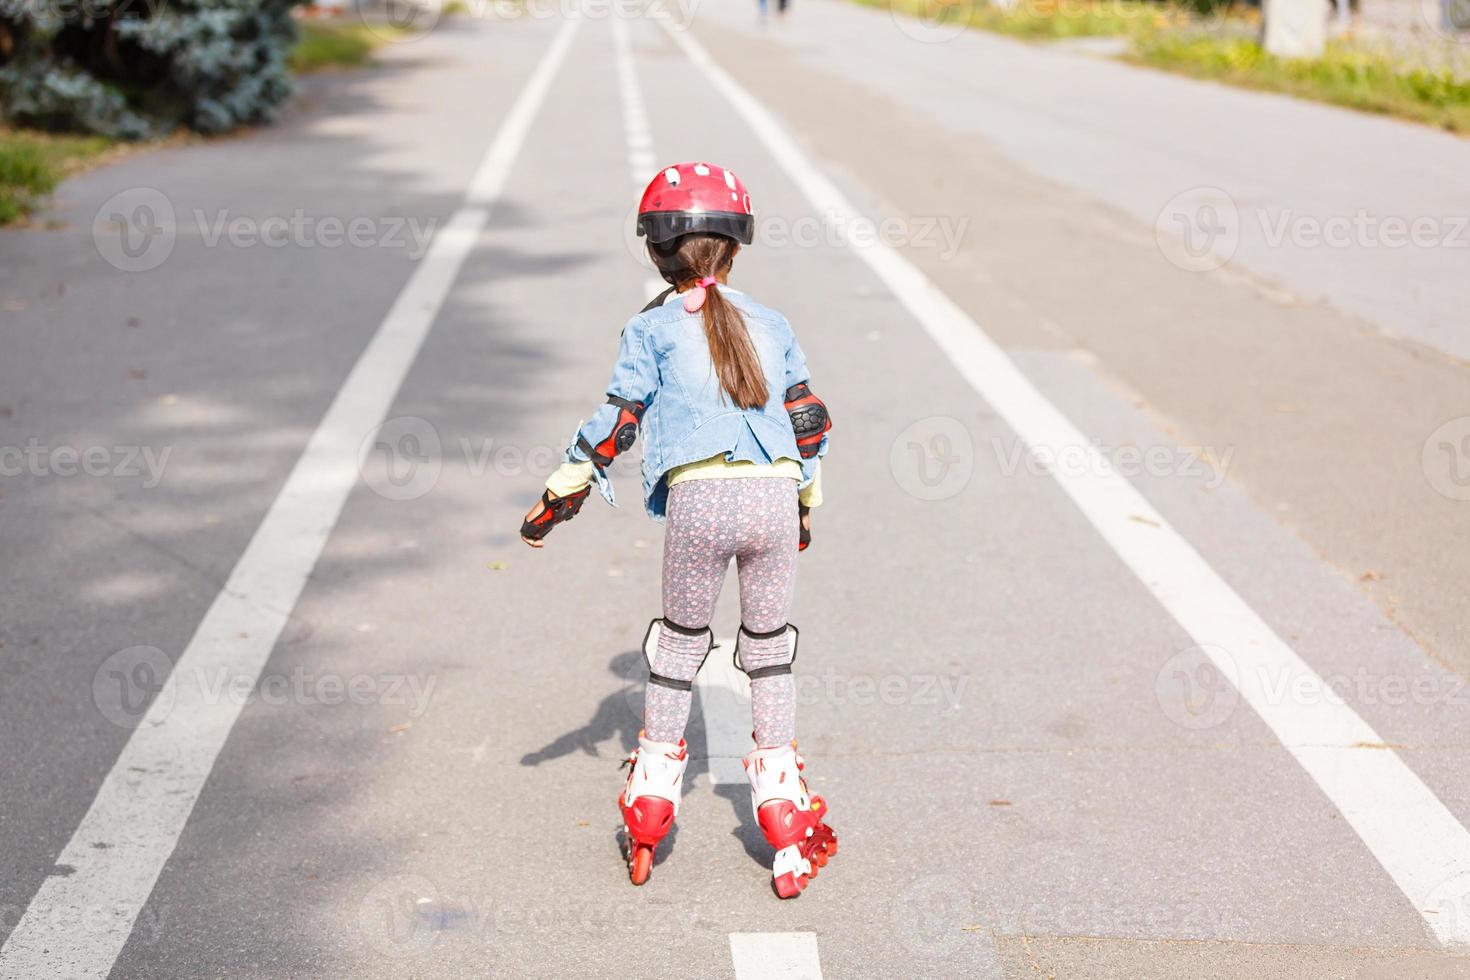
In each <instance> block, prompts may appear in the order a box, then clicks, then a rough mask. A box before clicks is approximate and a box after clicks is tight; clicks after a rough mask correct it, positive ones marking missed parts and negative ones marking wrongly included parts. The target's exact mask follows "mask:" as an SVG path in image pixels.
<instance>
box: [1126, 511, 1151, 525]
mask: <svg viewBox="0 0 1470 980" xmlns="http://www.w3.org/2000/svg"><path fill="white" fill-rule="evenodd" d="M1128 519H1129V520H1130V521H1137V522H1138V523H1140V524H1147V525H1148V526H1149V527H1158V526H1159V522H1158V521H1152V520H1149V519H1148V518H1147V517H1139V516H1138V515H1137V514H1129V515H1128Z"/></svg>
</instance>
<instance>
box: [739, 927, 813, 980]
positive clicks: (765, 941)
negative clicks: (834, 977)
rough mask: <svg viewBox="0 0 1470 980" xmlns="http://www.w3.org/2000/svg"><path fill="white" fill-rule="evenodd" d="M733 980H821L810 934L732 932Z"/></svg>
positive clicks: (811, 933) (811, 934)
mask: <svg viewBox="0 0 1470 980" xmlns="http://www.w3.org/2000/svg"><path fill="white" fill-rule="evenodd" d="M730 958H731V959H733V960H734V961H735V980H822V965H821V962H820V960H819V959H818V956H817V934H816V933H814V932H732V933H730Z"/></svg>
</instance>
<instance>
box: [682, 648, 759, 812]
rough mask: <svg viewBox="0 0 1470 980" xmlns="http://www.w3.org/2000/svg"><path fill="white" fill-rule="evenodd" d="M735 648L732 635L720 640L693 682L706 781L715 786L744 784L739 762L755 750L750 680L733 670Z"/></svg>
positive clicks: (742, 770) (743, 774) (742, 767)
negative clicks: (701, 725)
mask: <svg viewBox="0 0 1470 980" xmlns="http://www.w3.org/2000/svg"><path fill="white" fill-rule="evenodd" d="M734 649H735V638H734V637H733V636H730V637H725V638H723V639H721V640H720V641H719V644H718V645H717V646H716V647H715V649H714V650H712V651H711V652H710V655H709V659H708V660H706V661H705V662H704V666H703V667H701V668H700V671H699V676H697V677H696V678H695V679H694V690H695V691H697V692H698V693H699V712H700V714H702V715H703V716H704V739H705V749H706V751H707V752H708V753H709V781H710V784H711V785H715V786H717V785H719V784H721V783H726V784H734V785H741V786H743V785H745V783H746V779H745V764H744V762H743V761H742V760H743V759H744V758H745V755H746V753H747V752H749V751H750V750H751V749H753V748H755V742H754V741H752V740H751V737H750V678H748V677H746V676H745V675H744V674H742V673H741V672H740V671H738V670H736V669H735V661H734V660H733V659H732V656H731V653H732V651H733V650H734Z"/></svg>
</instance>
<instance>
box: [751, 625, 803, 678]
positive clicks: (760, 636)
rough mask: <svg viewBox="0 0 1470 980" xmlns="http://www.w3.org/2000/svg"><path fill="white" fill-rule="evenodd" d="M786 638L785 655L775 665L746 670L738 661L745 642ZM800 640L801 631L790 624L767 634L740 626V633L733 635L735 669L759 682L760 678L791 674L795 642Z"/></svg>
mask: <svg viewBox="0 0 1470 980" xmlns="http://www.w3.org/2000/svg"><path fill="white" fill-rule="evenodd" d="M782 634H785V636H786V653H785V654H784V655H783V656H782V657H781V659H779V660H778V661H777V662H776V663H772V664H763V665H761V666H759V667H754V668H750V669H747V668H746V666H745V664H744V663H743V662H742V661H741V659H740V644H741V643H742V642H743V641H745V640H773V639H775V638H776V637H778V636H781V635H782ZM800 638H801V631H800V630H798V629H797V628H796V627H795V626H793V625H792V624H790V623H787V624H785V625H784V626H781V627H778V628H777V629H773V630H771V631H770V632H769V633H755V632H752V631H751V630H748V629H746V628H745V626H744V625H743V624H742V625H741V627H740V632H739V633H737V634H736V635H735V669H736V670H738V671H740V672H741V673H743V674H745V676H746V677H749V678H750V679H751V680H753V681H754V680H759V679H760V678H762V677H776V676H779V675H781V674H789V673H791V665H792V664H794V663H796V641H797V640H798V639H800Z"/></svg>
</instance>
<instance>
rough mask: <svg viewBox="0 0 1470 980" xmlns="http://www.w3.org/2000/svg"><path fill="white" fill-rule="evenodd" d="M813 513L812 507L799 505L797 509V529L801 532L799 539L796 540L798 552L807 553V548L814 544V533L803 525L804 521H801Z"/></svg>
mask: <svg viewBox="0 0 1470 980" xmlns="http://www.w3.org/2000/svg"><path fill="white" fill-rule="evenodd" d="M811 512H812V509H811V508H810V507H808V506H807V505H806V504H799V505H797V508H796V528H797V531H798V532H799V534H798V537H797V539H796V550H797V551H805V550H806V549H807V548H809V547H810V546H811V543H812V532H811V531H810V530H808V529H807V526H806V525H805V524H803V523H802V521H801V519H802V518H803V517H805V516H806V515H808V514H810V513H811Z"/></svg>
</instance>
